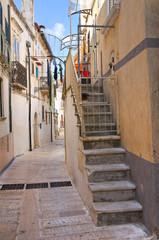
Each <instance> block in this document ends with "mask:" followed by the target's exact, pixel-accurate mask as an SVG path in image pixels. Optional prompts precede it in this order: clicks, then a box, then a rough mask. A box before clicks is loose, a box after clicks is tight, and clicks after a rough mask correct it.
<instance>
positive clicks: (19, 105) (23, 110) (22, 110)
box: [12, 92, 29, 156]
mask: <svg viewBox="0 0 159 240" xmlns="http://www.w3.org/2000/svg"><path fill="white" fill-rule="evenodd" d="M12 124H13V133H14V135H13V136H14V155H15V156H17V155H19V154H22V153H24V152H26V151H27V150H28V149H29V121H28V101H27V98H26V97H24V96H22V95H20V94H17V93H15V92H13V93H12Z"/></svg>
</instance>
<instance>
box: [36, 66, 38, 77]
mask: <svg viewBox="0 0 159 240" xmlns="http://www.w3.org/2000/svg"><path fill="white" fill-rule="evenodd" d="M36 78H38V67H36Z"/></svg>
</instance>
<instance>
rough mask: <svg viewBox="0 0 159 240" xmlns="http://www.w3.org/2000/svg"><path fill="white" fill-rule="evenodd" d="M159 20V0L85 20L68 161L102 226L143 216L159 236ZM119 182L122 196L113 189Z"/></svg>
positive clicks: (124, 4)
mask: <svg viewBox="0 0 159 240" xmlns="http://www.w3.org/2000/svg"><path fill="white" fill-rule="evenodd" d="M89 13H90V12H89ZM158 16H159V1H158V0H153V1H150V0H146V1H143V0H140V1H139V0H121V1H120V0H115V1H114V0H95V1H93V5H92V8H91V14H86V12H85V14H81V24H83V25H86V26H83V27H82V28H81V32H82V33H83V34H84V36H83V39H82V41H81V42H82V45H81V46H80V52H79V53H80V56H76V58H75V61H76V62H75V63H76V64H77V61H78V60H77V57H79V59H80V65H79V68H77V66H76V65H75V64H74V61H73V59H72V56H71V53H69V56H68V58H67V61H66V90H65V93H66V96H65V126H66V162H67V165H68V169H69V173H70V175H71V177H72V180H73V182H74V183H75V185H76V187H77V188H78V190H79V192H80V194H81V196H82V197H83V199H84V201H85V203H86V204H87V206H88V208H89V209H90V213H91V215H92V218H93V220H94V222H95V223H96V224H97V225H104V224H112V223H113V224H115V223H117V224H118V223H121V222H122V223H123V222H124V221H125V222H135V221H139V219H140V221H141V222H142V220H141V218H143V222H144V224H145V225H146V227H147V228H148V229H149V230H150V231H151V232H156V233H159V214H158V212H159V201H158V197H159V188H158V182H159V157H158V156H159V137H158V136H159V108H158V102H159V94H158V92H159V85H158V76H159V68H158V66H159V17H158ZM88 25H89V26H88ZM110 26H111V27H110ZM81 32H80V33H81ZM86 66H89V68H88V70H87V69H85V68H86ZM85 70H86V71H89V74H83V72H84V71H85ZM79 71H80V73H79ZM94 83H96V85H94ZM121 146H122V148H121ZM117 147H118V148H119V147H120V148H119V149H118V148H117ZM118 150H119V152H118V154H119V153H120V154H121V155H122V154H123V155H124V156H125V160H124V161H123V160H122V161H123V162H122V161H121V162H122V164H124V165H121V162H120V160H121V159H120V157H119V156H117V155H118V154H117V153H115V151H118ZM120 154H119V155H120ZM121 155H120V156H121ZM112 156H114V157H112ZM116 157H117V158H116ZM119 159H120V160H119ZM116 160H119V162H118V161H117V163H118V164H119V165H114V164H115V161H116ZM125 161H126V162H125ZM108 163H109V164H113V163H114V164H113V165H109V166H108ZM125 163H126V164H125ZM122 166H123V167H124V168H127V167H130V169H127V170H128V171H130V170H131V177H130V179H129V177H128V178H124V177H123V178H122V177H121V178H120V177H119V178H118V177H117V172H118V171H117V170H113V167H114V168H115V167H117V168H118V167H119V168H120V167H121V169H122V171H121V175H122V174H123V172H124V171H125V170H124V168H122ZM118 170H119V169H118ZM116 171H117V172H116ZM125 173H126V172H125ZM127 173H128V172H127ZM111 175H112V177H111ZM123 176H124V175H123ZM125 176H126V175H125ZM113 179H114V181H115V183H112V182H113ZM125 180H127V181H128V180H129V181H128V182H129V183H128V184H130V183H131V181H133V183H135V188H136V197H132V196H131V197H130V196H129V197H128V198H127V197H125V196H126V195H125V194H126V192H125V190H121V189H122V186H121V185H120V184H122V181H125ZM120 181H121V182H120ZM117 182H119V183H118V187H119V185H120V187H119V188H118V190H120V191H119V192H120V193H121V198H118V197H119V195H118V196H117V195H114V194H115V193H114V192H113V190H112V185H113V184H117ZM129 190H130V189H129ZM116 191H117V188H116ZM109 194H110V195H109ZM122 197H123V198H122ZM123 199H125V200H123ZM131 200H132V201H133V202H131ZM110 201H111V202H113V204H114V205H113V204H112V205H111V204H110ZM134 201H135V208H134V210H133V211H135V213H136V215H135V214H134V212H133V211H130V209H132V203H134ZM101 202H104V203H101ZM114 202H115V203H114ZM124 202H125V203H124ZM116 203H117V205H115V204H116ZM109 204H110V205H109ZM122 204H123V205H124V208H123V212H122V213H121V212H120V213H119V212H118V209H120V211H121V209H122V207H121V205H122ZM127 204H128V205H127ZM107 206H111V209H109V210H108V209H107ZM112 206H118V209H115V208H114V209H113V207H112ZM126 206H129V207H130V208H129V210H128V209H126ZM136 207H137V208H136ZM110 212H111V213H114V215H113V214H112V215H111V214H109V213H110ZM126 212H129V213H128V214H125V215H124V213H126ZM130 212H131V213H130ZM141 213H142V217H141V215H140V214H141ZM133 214H134V215H133ZM121 216H124V218H122V217H121ZM133 216H134V219H133ZM137 216H138V217H137ZM136 217H137V218H136ZM124 219H125V220H124Z"/></svg>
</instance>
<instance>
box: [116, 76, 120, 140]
mask: <svg viewBox="0 0 159 240" xmlns="http://www.w3.org/2000/svg"><path fill="white" fill-rule="evenodd" d="M116 109H117V134H118V135H119V134H120V126H119V95H118V79H117V78H116Z"/></svg>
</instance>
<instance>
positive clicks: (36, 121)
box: [34, 112, 39, 148]
mask: <svg viewBox="0 0 159 240" xmlns="http://www.w3.org/2000/svg"><path fill="white" fill-rule="evenodd" d="M38 146H39V128H38V115H37V112H35V114H34V148H35V147H38Z"/></svg>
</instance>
